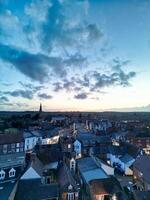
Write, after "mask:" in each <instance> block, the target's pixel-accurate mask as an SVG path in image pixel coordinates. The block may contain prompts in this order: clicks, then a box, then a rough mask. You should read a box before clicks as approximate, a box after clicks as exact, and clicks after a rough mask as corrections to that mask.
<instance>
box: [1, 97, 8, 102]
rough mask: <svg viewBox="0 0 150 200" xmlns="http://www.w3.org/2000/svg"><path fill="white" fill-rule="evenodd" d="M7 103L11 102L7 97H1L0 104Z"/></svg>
mask: <svg viewBox="0 0 150 200" xmlns="http://www.w3.org/2000/svg"><path fill="white" fill-rule="evenodd" d="M5 102H9V99H8V98H7V97H5V96H1V97H0V103H5Z"/></svg>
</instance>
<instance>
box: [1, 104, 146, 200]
mask: <svg viewBox="0 0 150 200" xmlns="http://www.w3.org/2000/svg"><path fill="white" fill-rule="evenodd" d="M31 199H32V200H80V199H81V200H149V199H150V114H149V113H146V112H145V113H144V112H143V113H119V112H118V113H117V112H116V113H115V112H114V113H113V112H104V113H101V112H99V113H94V112H93V113H92V112H91V113H90V112H65V113H63V112H62V113H61V112H60V113H57V112H56V113H55V112H53V113H50V112H44V111H43V109H42V104H40V108H39V111H37V112H16V113H15V112H14V113H13V112H12V113H11V112H10V113H9V112H1V113H0V200H31Z"/></svg>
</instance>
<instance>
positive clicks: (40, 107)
mask: <svg viewBox="0 0 150 200" xmlns="http://www.w3.org/2000/svg"><path fill="white" fill-rule="evenodd" d="M39 112H40V113H41V112H42V104H41V103H40V110H39Z"/></svg>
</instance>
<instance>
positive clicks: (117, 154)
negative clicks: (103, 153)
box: [107, 143, 140, 175]
mask: <svg viewBox="0 0 150 200" xmlns="http://www.w3.org/2000/svg"><path fill="white" fill-rule="evenodd" d="M109 151H110V152H109V154H108V155H107V157H108V159H109V160H108V162H109V163H110V165H111V166H115V167H116V169H118V170H119V171H121V172H122V173H124V174H125V175H133V171H132V169H131V166H132V164H133V163H134V161H135V159H136V157H137V156H138V155H139V153H140V151H139V149H138V148H136V147H135V146H133V145H131V144H128V143H121V144H120V145H119V146H113V145H112V146H109Z"/></svg>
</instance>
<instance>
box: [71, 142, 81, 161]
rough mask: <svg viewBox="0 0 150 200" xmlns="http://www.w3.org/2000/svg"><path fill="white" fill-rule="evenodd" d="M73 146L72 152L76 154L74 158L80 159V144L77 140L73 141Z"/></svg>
mask: <svg viewBox="0 0 150 200" xmlns="http://www.w3.org/2000/svg"><path fill="white" fill-rule="evenodd" d="M73 145H74V151H75V153H76V158H81V156H82V152H81V142H80V141H79V140H75V141H74V143H73Z"/></svg>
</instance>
